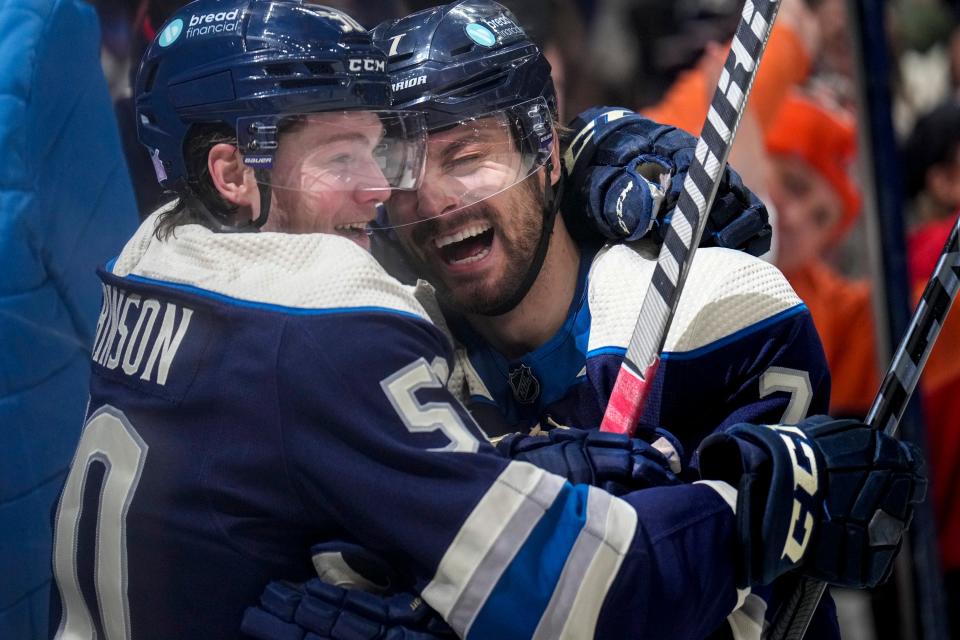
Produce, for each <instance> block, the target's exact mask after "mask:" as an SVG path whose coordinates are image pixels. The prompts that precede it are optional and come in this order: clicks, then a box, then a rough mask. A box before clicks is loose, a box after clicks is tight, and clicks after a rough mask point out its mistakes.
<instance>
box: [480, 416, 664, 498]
mask: <svg viewBox="0 0 960 640" xmlns="http://www.w3.org/2000/svg"><path fill="white" fill-rule="evenodd" d="M639 435H640V437H637V438H628V437H627V436H624V435H622V434H618V433H604V432H601V431H584V430H582V429H551V430H550V431H548V432H547V433H546V434H543V435H537V436H528V435H522V434H519V433H514V434H510V435H508V436H506V437H505V438H503V439H502V440H500V442H498V443H497V450H499V451H500V453H502V454H503V455H505V456H506V457H508V458H510V459H511V460H522V461H524V462H529V463H531V464H534V465H536V466H538V467H540V468H541V469H544V470H546V471H549V472H550V473H554V474H556V475H558V476H562V477H564V478H566V479H567V480H568V481H570V482H571V483H573V484H589V485H593V486H595V487H600V488H601V489H604V490H605V491H607V492H608V493H612V494H613V495H623V494H625V493H628V492H630V491H636V490H637V489H645V488H648V487H659V486H663V485H671V484H677V483H678V482H679V480H678V479H677V476H676V474H677V473H679V472H680V460H681V455H682V453H681V448H680V443H679V442H678V441H677V440H676V439H675V438H674V437H673V436H672V435H671V434H669V433H668V432H666V431H664V430H662V429H657V430H656V431H653V430H649V431H646V432H641V433H640V434H639ZM651 443H652V444H651Z"/></svg>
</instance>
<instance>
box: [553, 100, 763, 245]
mask: <svg viewBox="0 0 960 640" xmlns="http://www.w3.org/2000/svg"><path fill="white" fill-rule="evenodd" d="M570 128H571V129H572V130H573V134H572V135H573V137H572V138H571V139H570V140H569V142H567V144H566V145H565V150H564V156H563V157H564V166H565V167H566V171H567V174H568V178H569V182H568V184H567V187H566V190H565V192H564V196H563V201H562V203H561V207H562V210H563V212H564V216H565V219H566V220H567V221H569V222H570V224H571V226H572V227H573V228H574V229H578V228H581V229H582V228H583V226H584V225H583V221H584V220H588V221H589V223H590V226H592V227H593V228H594V229H595V231H597V232H599V233H600V234H602V235H603V236H604V237H606V238H608V239H611V240H637V239H639V238H642V237H644V236H647V235H650V236H652V237H654V238H655V239H656V240H657V241H658V242H661V243H662V242H663V236H664V233H665V232H666V228H667V225H669V223H670V218H671V216H672V215H673V214H674V210H675V208H676V205H677V201H678V200H679V199H680V193H681V191H682V189H683V181H684V179H685V178H686V176H687V170H688V169H689V168H690V165H691V164H692V163H693V162H694V149H695V148H696V146H697V139H696V138H695V137H693V136H691V135H690V134H688V133H687V132H685V131H683V130H681V129H677V128H676V127H670V126H667V125H662V124H658V123H656V122H654V121H653V120H649V119H648V118H644V117H643V116H640V115H638V114H636V113H634V112H633V111H630V110H628V109H622V108H619V107H595V108H592V109H588V110H587V111H584V112H583V113H581V114H580V115H579V116H577V117H576V118H575V119H574V120H573V122H571V123H570ZM771 233H772V231H771V228H770V223H769V220H768V216H767V209H766V207H765V206H764V204H763V202H761V201H760V199H759V198H757V197H756V196H755V195H754V194H753V193H752V192H751V191H750V190H749V189H747V188H746V187H745V186H744V184H743V182H742V181H741V179H740V176H739V175H737V172H736V171H734V170H733V169H731V168H730V167H729V166H727V167H726V168H725V169H724V172H723V174H722V176H721V181H720V186H719V188H718V189H717V196H716V198H715V200H714V202H713V207H712V208H711V210H710V217H709V218H708V220H707V226H706V230H705V231H704V234H703V239H702V240H701V242H700V245H701V246H705V247H711V246H717V247H727V248H730V249H740V250H742V251H746V252H748V253H750V254H752V255H755V256H759V255H762V254H764V253H766V252H767V251H769V249H770V239H771V237H772V236H771Z"/></svg>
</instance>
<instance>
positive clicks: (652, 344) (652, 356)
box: [600, 0, 780, 434]
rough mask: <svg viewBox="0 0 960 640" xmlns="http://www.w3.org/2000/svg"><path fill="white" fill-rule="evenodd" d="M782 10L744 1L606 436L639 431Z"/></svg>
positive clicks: (606, 421)
mask: <svg viewBox="0 0 960 640" xmlns="http://www.w3.org/2000/svg"><path fill="white" fill-rule="evenodd" d="M779 8H780V0H758V1H757V4H756V5H755V4H754V2H753V1H752V0H746V4H745V5H744V7H743V14H742V16H741V19H740V23H739V25H737V33H736V35H734V37H733V43H732V44H731V46H730V53H729V54H728V55H727V60H726V62H724V64H723V71H722V72H721V73H720V81H719V82H718V83H717V89H716V91H715V92H714V94H713V99H712V100H711V102H710V109H709V110H708V111H707V119H706V120H705V121H704V123H703V129H702V131H701V133H700V139H699V140H697V147H696V150H695V152H694V156H695V161H694V163H693V164H691V165H690V169H689V171H688V172H687V177H686V179H685V180H684V181H683V192H682V193H681V194H680V198H679V200H678V202H677V207H676V210H675V212H674V214H673V219H672V220H671V222H670V225H669V227H668V229H667V232H666V234H665V237H664V241H663V246H662V247H660V255H659V256H658V257H657V266H656V268H655V269H654V272H653V281H652V282H651V283H650V287H649V288H648V289H647V293H646V295H645V296H644V298H643V305H642V306H641V307H640V315H639V317H638V318H637V324H636V325H635V326H634V328H633V336H632V337H631V338H630V345H629V347H628V348H627V354H626V356H625V357H624V359H623V364H622V365H621V367H620V372H619V373H618V374H617V381H616V383H615V384H614V387H613V391H612V392H611V394H610V400H609V401H608V403H607V409H606V412H605V413H604V414H603V422H602V423H601V424H600V429H601V430H602V431H612V432H615V433H627V434H633V432H634V431H635V430H636V428H637V424H638V422H639V420H640V414H641V413H642V411H643V405H644V401H645V400H646V397H647V393H648V391H649V388H650V382H651V381H652V380H653V376H654V375H656V372H657V367H658V365H659V363H660V352H661V351H662V350H663V345H664V343H665V342H666V340H667V332H668V330H669V329H670V323H671V321H672V320H673V315H674V313H675V311H676V308H677V304H678V303H679V301H680V292H681V291H682V290H683V283H684V282H685V281H686V279H687V274H688V273H689V271H690V265H691V264H692V262H693V255H694V253H695V252H696V249H697V246H698V245H699V244H700V238H701V237H702V236H703V230H704V228H705V227H706V224H707V212H708V211H709V210H710V205H712V204H713V199H714V196H716V194H717V187H718V186H719V183H720V174H721V173H722V172H723V168H724V166H726V164H727V156H728V155H729V154H730V145H731V144H732V142H733V137H734V135H736V132H737V127H738V126H739V125H740V120H741V118H742V117H743V112H744V109H745V108H746V104H747V96H748V95H749V94H750V89H751V87H752V86H753V81H754V80H755V79H756V77H757V67H758V66H759V64H760V57H761V56H762V55H763V50H764V49H765V48H766V46H767V40H769V39H770V31H771V30H772V29H773V21H774V18H776V15H777V10H778V9H779Z"/></svg>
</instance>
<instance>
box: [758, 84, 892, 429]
mask: <svg viewBox="0 0 960 640" xmlns="http://www.w3.org/2000/svg"><path fill="white" fill-rule="evenodd" d="M766 143H767V152H768V153H769V155H770V161H771V169H772V171H771V174H770V183H769V188H770V197H771V199H772V200H773V203H774V206H775V207H776V208H777V223H776V224H777V226H776V229H775V231H774V233H775V236H777V238H778V240H777V242H778V247H779V252H778V256H777V266H778V267H780V269H781V270H782V271H783V272H784V274H785V275H786V276H787V279H788V280H789V281H790V283H791V284H792V285H793V287H794V288H795V289H796V290H797V293H798V294H799V295H800V297H801V298H802V299H803V300H804V302H806V303H807V306H808V307H809V309H810V313H811V315H812V316H813V321H814V323H815V324H816V326H817V330H818V331H819V333H820V338H821V340H822V341H823V345H824V350H825V352H826V355H827V362H828V363H829V365H830V372H831V375H832V379H833V387H832V393H831V401H830V412H831V413H832V414H834V415H850V416H857V417H863V416H864V415H865V414H866V412H867V410H868V409H869V407H870V403H871V402H872V401H873V397H874V395H875V394H876V392H877V388H878V387H879V382H880V380H879V377H880V375H879V367H878V365H877V362H876V355H875V354H876V347H875V342H874V341H875V339H876V338H875V336H874V325H873V318H872V310H871V306H870V290H869V285H868V284H867V283H866V282H856V281H851V280H848V279H846V278H844V277H843V276H841V275H840V274H839V273H837V272H836V271H835V270H834V269H833V268H832V267H830V266H829V265H828V264H827V263H826V262H825V261H824V260H823V256H824V254H825V253H826V252H827V250H829V249H830V248H831V247H832V246H833V245H834V244H835V243H837V242H839V241H840V240H841V239H842V238H843V236H844V235H845V234H846V232H847V231H848V230H849V228H850V226H851V225H852V224H853V222H854V220H855V218H856V216H857V214H858V213H859V211H860V195H859V192H858V190H857V187H856V185H855V184H854V182H853V180H851V178H850V175H849V169H850V165H851V164H852V161H853V158H854V155H855V154H856V130H855V128H854V124H853V119H852V117H851V116H850V115H849V114H847V113H845V112H842V111H840V110H835V109H829V108H827V107H825V106H822V105H820V104H818V103H816V102H814V101H813V100H811V99H809V98H807V97H805V96H803V95H802V94H800V93H799V92H795V93H793V94H791V95H789V96H788V97H787V98H786V100H785V101H784V104H783V106H782V107H781V109H780V111H779V112H778V113H777V114H776V117H775V119H774V121H773V122H772V123H771V125H770V127H769V129H768V131H767V136H766Z"/></svg>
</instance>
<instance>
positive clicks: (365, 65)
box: [347, 58, 387, 72]
mask: <svg viewBox="0 0 960 640" xmlns="http://www.w3.org/2000/svg"><path fill="white" fill-rule="evenodd" d="M347 69H349V70H350V71H354V72H357V71H386V70H387V63H386V62H385V61H384V60H375V59H373V58H362V59H361V58H350V59H349V60H348V61H347Z"/></svg>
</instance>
